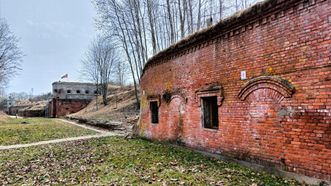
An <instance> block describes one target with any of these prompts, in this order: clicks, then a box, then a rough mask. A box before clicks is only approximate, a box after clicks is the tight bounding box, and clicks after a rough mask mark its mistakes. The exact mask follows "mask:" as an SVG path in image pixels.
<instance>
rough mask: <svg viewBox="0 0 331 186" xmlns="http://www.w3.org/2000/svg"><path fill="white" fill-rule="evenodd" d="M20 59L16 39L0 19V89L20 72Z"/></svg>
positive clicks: (20, 52)
mask: <svg viewBox="0 0 331 186" xmlns="http://www.w3.org/2000/svg"><path fill="white" fill-rule="evenodd" d="M22 57H23V53H22V51H21V50H20V48H19V47H18V39H17V38H16V37H15V35H13V33H12V32H11V31H10V29H9V26H8V24H7V22H6V21H5V20H4V19H0V86H1V87H2V88H3V87H4V86H6V84H7V82H8V81H9V79H10V78H12V77H13V76H14V75H15V74H16V72H17V71H18V70H20V68H19V67H20V62H21V60H22Z"/></svg>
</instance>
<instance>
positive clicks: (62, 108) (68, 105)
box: [49, 99, 90, 117]
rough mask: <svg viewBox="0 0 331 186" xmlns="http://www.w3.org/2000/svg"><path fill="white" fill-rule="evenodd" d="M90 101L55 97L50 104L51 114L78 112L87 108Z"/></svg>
mask: <svg viewBox="0 0 331 186" xmlns="http://www.w3.org/2000/svg"><path fill="white" fill-rule="evenodd" d="M89 103H90V101H89V100H72V99H67V100H64V99H53V100H52V101H51V102H50V104H49V109H50V116H51V117H62V116H66V115H68V114H72V113H76V112H78V111H80V110H82V109H83V108H85V107H86V106H87V105H88V104H89ZM54 104H55V105H54Z"/></svg>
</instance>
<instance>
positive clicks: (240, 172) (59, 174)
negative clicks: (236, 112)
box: [0, 137, 299, 186]
mask: <svg viewBox="0 0 331 186" xmlns="http://www.w3.org/2000/svg"><path fill="white" fill-rule="evenodd" d="M0 183H4V184H5V185H6V184H18V185H20V184H23V183H24V184H28V185H29V184H36V185H45V184H46V185H48V184H55V185H56V184H57V185H64V184H70V185H82V184H83V185H111V184H113V185H235V186H241V185H242V186H250V185H266V186H267V185H269V186H277V185H279V186H283V185H299V183H297V182H295V181H293V180H286V179H283V178H279V177H276V176H274V175H270V174H267V173H259V172H255V171H252V170H250V169H248V168H245V167H242V166H239V165H237V164H234V163H226V162H223V161H221V160H218V159H215V158H210V157H206V156H204V155H202V154H199V153H196V152H194V151H191V150H187V149H183V148H178V147H173V146H171V145H168V144H163V143H151V142H148V141H145V140H140V139H133V140H125V139H123V138H120V137H107V138H102V139H91V140H87V141H78V142H68V143H65V144H56V145H46V146H40V147H30V148H24V149H17V150H8V151H0Z"/></svg>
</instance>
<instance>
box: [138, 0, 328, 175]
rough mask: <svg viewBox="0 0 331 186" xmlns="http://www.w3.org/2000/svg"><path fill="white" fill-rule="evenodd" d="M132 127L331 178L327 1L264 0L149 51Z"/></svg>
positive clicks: (152, 135) (151, 135) (150, 135)
mask: <svg viewBox="0 0 331 186" xmlns="http://www.w3.org/2000/svg"><path fill="white" fill-rule="evenodd" d="M140 83H141V91H142V98H141V118H140V123H139V124H138V132H139V134H140V135H141V136H143V137H145V138H149V139H156V140H168V141H179V142H181V143H183V144H185V145H187V146H190V147H194V148H198V149H203V150H206V151H211V152H215V153H220V154H225V155H228V156H232V157H234V158H237V159H242V160H247V161H251V162H256V163H259V164H262V165H266V166H272V167H275V168H277V169H281V170H286V171H291V172H295V173H299V174H303V175H306V176H310V177H315V178H319V179H323V180H327V181H329V180H331V0H268V1H264V2H263V3H260V4H257V5H255V6H253V7H252V8H250V9H249V10H246V11H244V12H241V13H240V14H237V15H235V16H233V17H231V18H229V19H226V20H224V21H222V22H219V23H218V24H216V25H215V26H212V27H209V28H208V29H206V30H202V31H200V32H198V33H196V34H193V35H191V36H189V37H188V38H186V39H184V40H182V41H179V43H177V44H175V45H173V46H172V47H170V48H168V49H166V50H164V51H162V52H160V53H159V54H157V55H156V56H154V57H153V58H151V59H150V60H149V61H148V63H147V64H146V66H145V68H144V73H143V76H142V77H141V82H140Z"/></svg>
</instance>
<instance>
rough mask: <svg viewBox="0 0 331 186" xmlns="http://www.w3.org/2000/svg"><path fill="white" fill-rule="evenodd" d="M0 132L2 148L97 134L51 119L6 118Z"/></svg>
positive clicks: (2, 122) (0, 125) (1, 123)
mask: <svg viewBox="0 0 331 186" xmlns="http://www.w3.org/2000/svg"><path fill="white" fill-rule="evenodd" d="M23 123H26V124H23ZM0 131H1V132H0V146H4V145H14V144H26V143H32V142H38V141H46V140H52V139H60V138H67V137H77V136H84V135H91V134H96V133H95V132H94V131H91V130H87V129H84V128H81V127H77V126H74V125H70V124H68V123H64V122H62V121H59V120H56V119H49V118H18V119H16V118H4V119H3V120H2V121H0Z"/></svg>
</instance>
